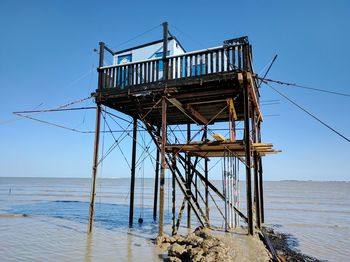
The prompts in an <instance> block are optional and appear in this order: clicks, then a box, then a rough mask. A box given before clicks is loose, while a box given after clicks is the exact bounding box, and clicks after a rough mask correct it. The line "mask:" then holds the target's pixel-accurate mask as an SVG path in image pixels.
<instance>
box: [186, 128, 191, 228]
mask: <svg viewBox="0 0 350 262" xmlns="http://www.w3.org/2000/svg"><path fill="white" fill-rule="evenodd" d="M190 142H191V124H187V143H190ZM186 162H187V170H186V173H187V175H186V177H187V191H188V195H189V197H190V198H191V197H192V195H191V182H192V176H191V167H190V163H191V157H190V156H189V155H187V160H186ZM188 201H189V200H188ZM191 227H192V225H191V206H190V204H189V203H187V228H191Z"/></svg>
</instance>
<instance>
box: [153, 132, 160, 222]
mask: <svg viewBox="0 0 350 262" xmlns="http://www.w3.org/2000/svg"><path fill="white" fill-rule="evenodd" d="M157 136H158V137H160V127H159V126H158V127H157ZM159 156H160V151H159V147H158V146H157V156H156V173H155V179H154V199H153V221H154V222H156V220H157V202H158V185H159V166H160V163H159Z"/></svg>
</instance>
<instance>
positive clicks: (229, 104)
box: [226, 98, 237, 120]
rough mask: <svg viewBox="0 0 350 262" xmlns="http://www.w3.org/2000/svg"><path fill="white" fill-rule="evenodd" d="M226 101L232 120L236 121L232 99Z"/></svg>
mask: <svg viewBox="0 0 350 262" xmlns="http://www.w3.org/2000/svg"><path fill="white" fill-rule="evenodd" d="M226 101H227V104H228V106H229V110H230V113H231V114H232V118H233V120H237V114H236V109H235V106H234V103H233V99H232V98H227V99H226Z"/></svg>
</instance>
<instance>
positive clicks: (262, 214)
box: [258, 121, 265, 223]
mask: <svg viewBox="0 0 350 262" xmlns="http://www.w3.org/2000/svg"><path fill="white" fill-rule="evenodd" d="M258 142H259V143H261V121H259V122H258ZM259 187H260V212H261V223H264V222H265V214H264V213H265V211H264V183H263V167H262V158H261V156H259Z"/></svg>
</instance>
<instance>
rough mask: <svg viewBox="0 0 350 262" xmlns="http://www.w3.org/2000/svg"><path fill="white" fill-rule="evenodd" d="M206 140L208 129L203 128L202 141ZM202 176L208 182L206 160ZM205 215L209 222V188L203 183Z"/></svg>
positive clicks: (206, 159)
mask: <svg viewBox="0 0 350 262" xmlns="http://www.w3.org/2000/svg"><path fill="white" fill-rule="evenodd" d="M207 139H208V129H207V127H205V128H204V141H206V140H207ZM204 176H205V179H206V180H207V181H208V158H205V159H204ZM205 215H206V216H207V219H208V220H209V187H208V184H207V183H205Z"/></svg>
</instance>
